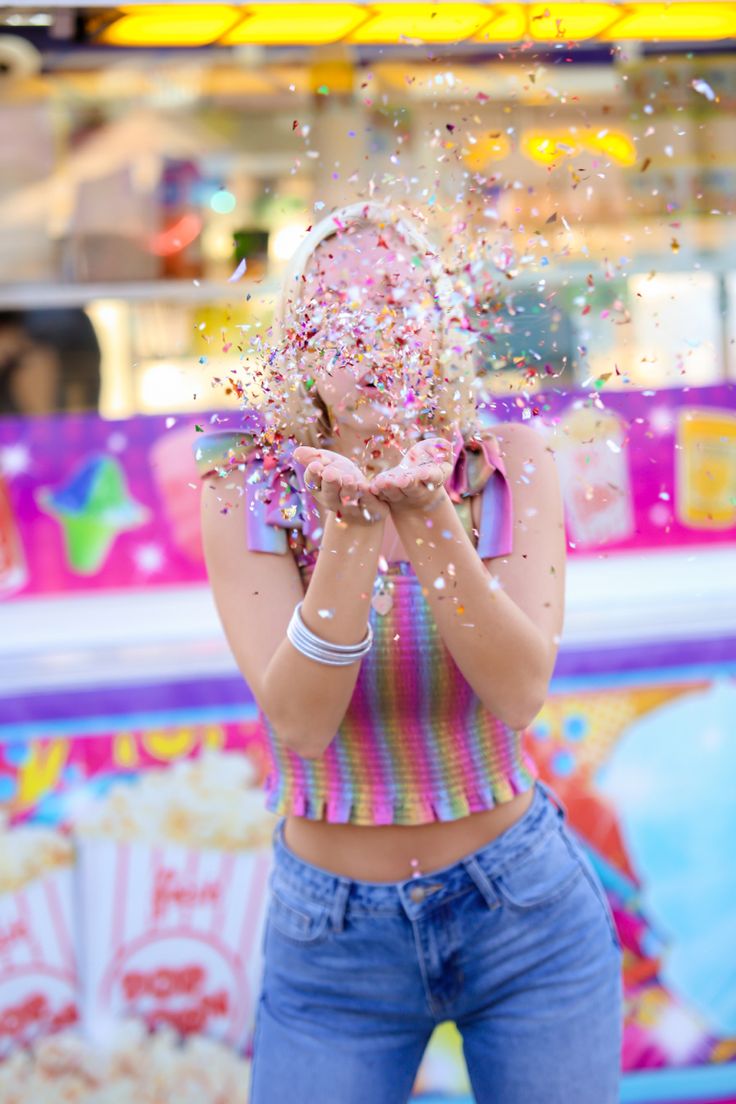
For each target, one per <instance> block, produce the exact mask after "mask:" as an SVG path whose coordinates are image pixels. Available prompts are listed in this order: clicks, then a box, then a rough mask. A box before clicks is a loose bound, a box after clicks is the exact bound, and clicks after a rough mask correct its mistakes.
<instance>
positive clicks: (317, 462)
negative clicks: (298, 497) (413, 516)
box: [294, 445, 390, 525]
mask: <svg viewBox="0 0 736 1104" xmlns="http://www.w3.org/2000/svg"><path fill="white" fill-rule="evenodd" d="M294 459H295V460H298V462H299V463H300V464H303V465H304V467H305V472H304V484H305V486H306V488H307V490H308V491H309V493H310V494H311V496H312V498H313V499H314V500H315V502H316V503H317V504H318V505H319V506H320V507H321V509H322V510H323V511H328V510H330V511H332V512H333V513H334V514H338V515H339V517H340V519H341V520H342V521H346V522H350V523H352V524H356V525H373V524H375V523H376V522H377V521H382V520H383V519H384V518H386V517H387V516H388V514H389V512H390V506H389V504H388V503H387V502H385V501H382V500H381V499H379V498H377V497H376V496H375V495H374V494H373V493H372V491H371V489H370V487H369V485H368V481H367V479H366V477H365V475H364V474H363V472H362V471H361V470H360V468H359V467H358V466H357V464H354V463H353V461H352V460H348V458H347V457H346V456H341V455H340V453H339V452H331V451H330V450H329V449H318V448H312V447H311V446H309V445H300V446H299V447H298V448H296V449H294Z"/></svg>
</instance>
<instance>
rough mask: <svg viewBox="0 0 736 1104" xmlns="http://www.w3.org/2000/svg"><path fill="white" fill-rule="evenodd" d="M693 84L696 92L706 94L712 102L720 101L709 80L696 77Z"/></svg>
mask: <svg viewBox="0 0 736 1104" xmlns="http://www.w3.org/2000/svg"><path fill="white" fill-rule="evenodd" d="M692 86H693V88H694V89H695V91H696V92H699V93H700V95H701V96H705V98H706V100H710V101H711V103H712V102H713V100H715V101H716V103H718V96H716V94H715V92H714V91H713V89H712V88H711V86H710V85H709V84H708V82H707V81H704V80H701V79H700V78H696V79H695V80H694V81H692Z"/></svg>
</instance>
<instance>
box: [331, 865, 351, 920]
mask: <svg viewBox="0 0 736 1104" xmlns="http://www.w3.org/2000/svg"><path fill="white" fill-rule="evenodd" d="M350 885H351V882H350V879H349V878H339V879H338V883H337V889H336V890H335V897H334V900H333V902H332V910H331V913H330V915H331V919H332V928H333V931H336V932H341V931H342V929H343V927H344V925H345V910H346V909H347V904H348V897H349V896H350Z"/></svg>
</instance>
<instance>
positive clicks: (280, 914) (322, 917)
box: [268, 882, 330, 944]
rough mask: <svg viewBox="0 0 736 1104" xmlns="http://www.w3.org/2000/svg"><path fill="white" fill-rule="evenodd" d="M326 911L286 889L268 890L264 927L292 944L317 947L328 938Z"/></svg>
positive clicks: (320, 904) (323, 905) (276, 886)
mask: <svg viewBox="0 0 736 1104" xmlns="http://www.w3.org/2000/svg"><path fill="white" fill-rule="evenodd" d="M329 921H330V907H329V905H328V904H326V903H323V902H321V901H316V900H314V899H313V898H310V897H305V896H303V895H302V894H300V893H299V892H297V891H295V890H294V889H292V888H291V887H290V886H285V885H283V884H282V883H278V882H275V883H273V884H272V886H271V898H270V902H269V908H268V923H269V926H270V927H272V928H274V929H275V930H276V931H277V932H278V933H279V935H282V936H283V937H284V938H285V939H288V940H290V941H291V942H292V943H300V944H314V943H321V942H322V941H323V940H324V939H326V938H327V936H328V934H329Z"/></svg>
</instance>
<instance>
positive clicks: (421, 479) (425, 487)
mask: <svg viewBox="0 0 736 1104" xmlns="http://www.w3.org/2000/svg"><path fill="white" fill-rule="evenodd" d="M453 467H454V463H453V449H452V444H451V442H450V441H447V440H445V438H444V437H430V438H428V439H427V440H424V441H418V442H417V444H415V445H412V447H411V448H410V449H409V451H408V452H407V453H406V454H405V455H404V456H403V458H402V460H401V462H400V463H399V464H397V465H396V467H394V468H389V469H388V470H387V471H384V472H380V473H379V474H378V475H376V476H375V477H374V478H373V479H372V480H371V481H370V484H369V486H370V489H371V491H372V492H373V494H374V495H376V497H377V498H378V499H379V500H380V501H382V502H388V503H389V505H390V508H391V511H392V512H395V511H397V510H406V509H409V510H432V509H434V507H435V506H436V505H437V504H438V502H439V500H440V499H441V498H442V495H443V494H444V485H445V483H446V482H447V480H448V479H449V478H450V476H451V475H452V470H453Z"/></svg>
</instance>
